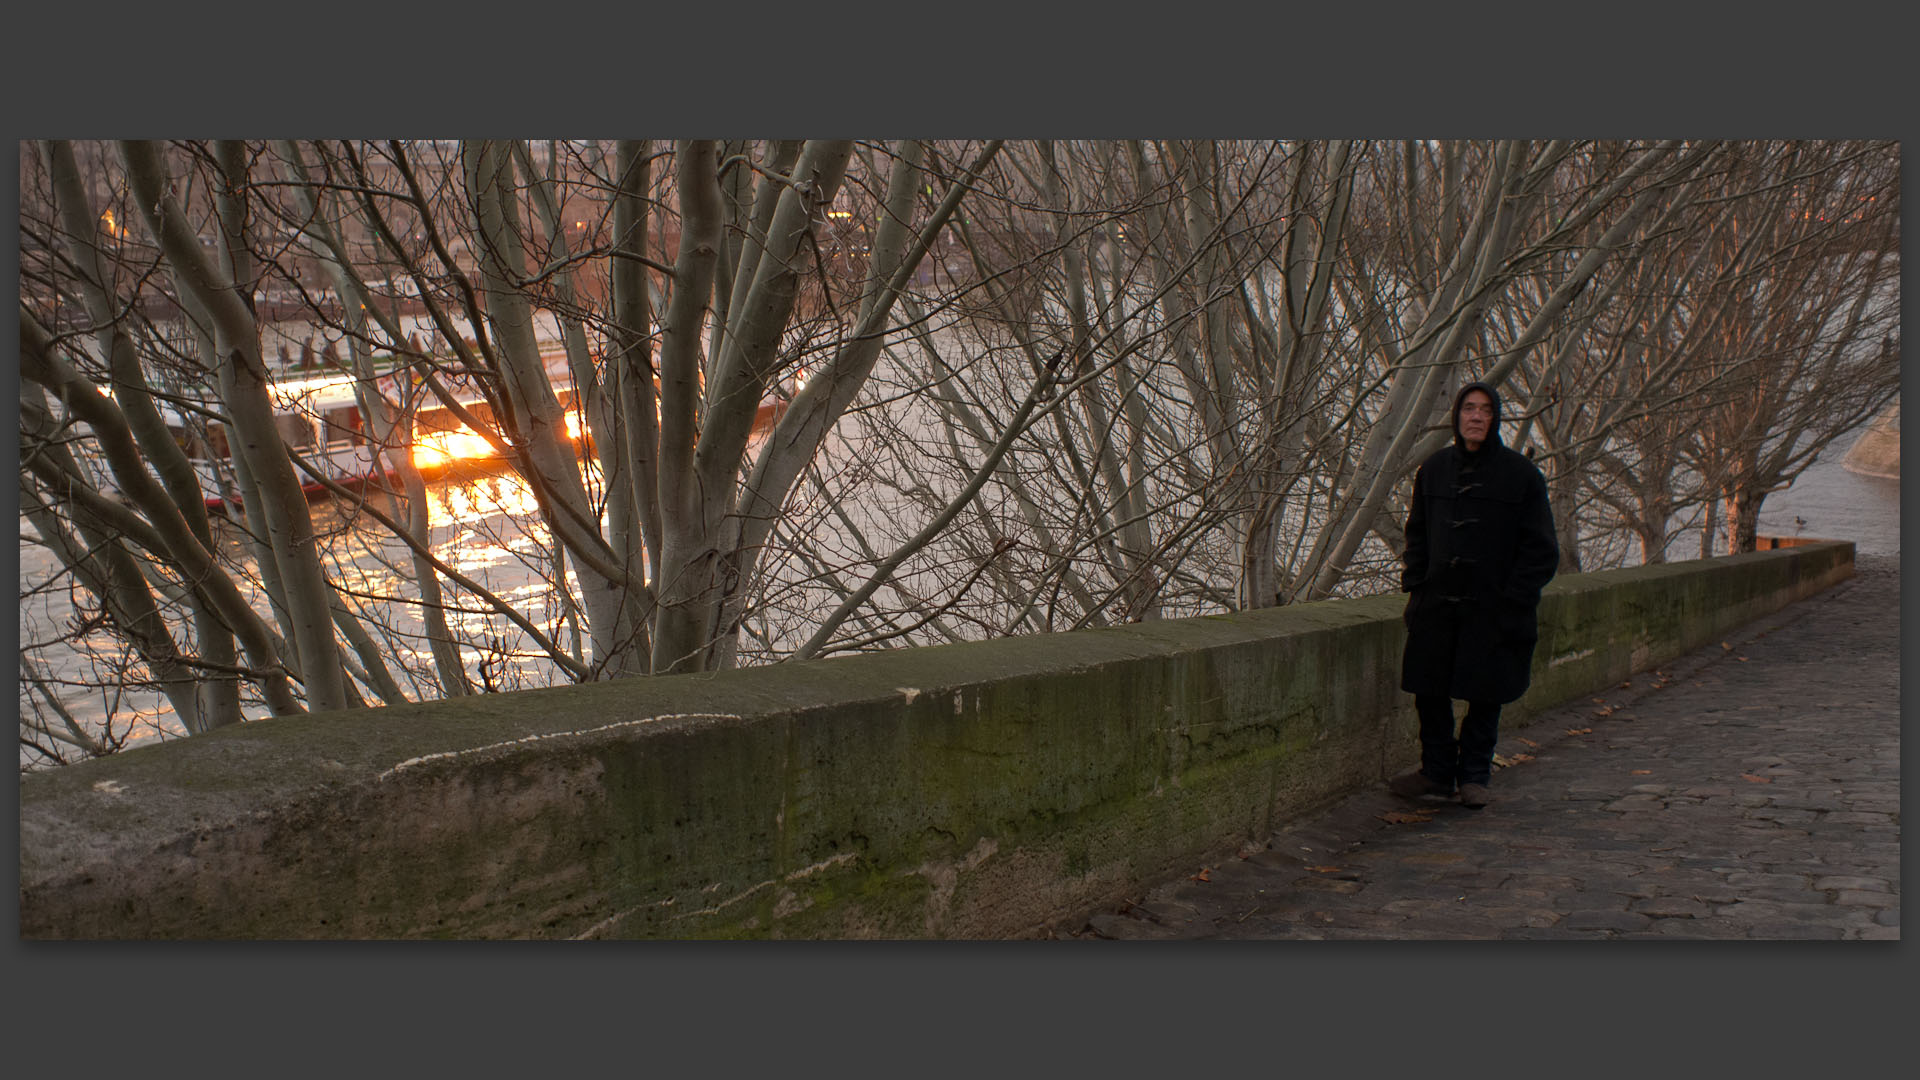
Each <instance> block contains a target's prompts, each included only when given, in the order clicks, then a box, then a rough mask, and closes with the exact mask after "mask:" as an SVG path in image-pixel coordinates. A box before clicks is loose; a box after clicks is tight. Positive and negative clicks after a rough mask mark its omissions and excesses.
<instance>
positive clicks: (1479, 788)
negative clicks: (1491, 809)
mask: <svg viewBox="0 0 1920 1080" xmlns="http://www.w3.org/2000/svg"><path fill="white" fill-rule="evenodd" d="M1492 801H1493V796H1491V795H1489V794H1487V785H1485V784H1461V785H1460V805H1461V806H1464V807H1466V808H1467V809H1469V810H1478V809H1480V808H1481V807H1483V806H1485V805H1487V804H1488V803H1489V802H1492Z"/></svg>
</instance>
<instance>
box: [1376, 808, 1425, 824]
mask: <svg viewBox="0 0 1920 1080" xmlns="http://www.w3.org/2000/svg"><path fill="white" fill-rule="evenodd" d="M1380 820H1381V821H1384V822H1386V823H1387V824H1389V825H1425V824H1426V823H1427V822H1429V821H1431V820H1433V814H1432V812H1431V811H1429V812H1428V813H1425V814H1414V813H1409V812H1408V811H1405V810H1390V811H1388V812H1387V813H1384V814H1381V815H1380Z"/></svg>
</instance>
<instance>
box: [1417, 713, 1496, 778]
mask: <svg viewBox="0 0 1920 1080" xmlns="http://www.w3.org/2000/svg"><path fill="white" fill-rule="evenodd" d="M1413 704H1414V707H1415V708H1416V709H1418V710H1419V711H1420V771H1421V772H1423V773H1425V774H1426V775H1427V778H1428V779H1430V780H1438V781H1439V782H1440V783H1442V784H1448V785H1455V786H1457V785H1459V784H1479V785H1481V786H1483V787H1484V786H1485V785H1486V784H1487V782H1488V781H1489V780H1491V779H1492V778H1493V748H1494V746H1495V745H1496V744H1497V743H1499V741H1500V705H1499V703H1498V702H1492V701H1469V702H1467V716H1466V719H1464V720H1462V721H1460V737H1459V738H1458V739H1456V738H1454V735H1453V699H1452V698H1450V697H1446V696H1445V695H1442V694H1416V695H1414V699H1413Z"/></svg>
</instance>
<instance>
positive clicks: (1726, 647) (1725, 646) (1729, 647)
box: [1720, 641, 1733, 652]
mask: <svg viewBox="0 0 1920 1080" xmlns="http://www.w3.org/2000/svg"><path fill="white" fill-rule="evenodd" d="M1720 647H1721V648H1723V649H1726V650H1727V651H1728V652H1732V651H1733V646H1731V645H1729V644H1727V643H1726V642H1724V641H1723V642H1721V643H1720Z"/></svg>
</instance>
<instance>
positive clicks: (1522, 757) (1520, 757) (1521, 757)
mask: <svg viewBox="0 0 1920 1080" xmlns="http://www.w3.org/2000/svg"><path fill="white" fill-rule="evenodd" d="M1508 760H1510V761H1512V762H1513V763H1514V764H1515V765H1518V764H1520V763H1521V762H1523V761H1532V760H1533V755H1532V754H1515V755H1513V757H1511V758H1509V759H1508Z"/></svg>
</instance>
